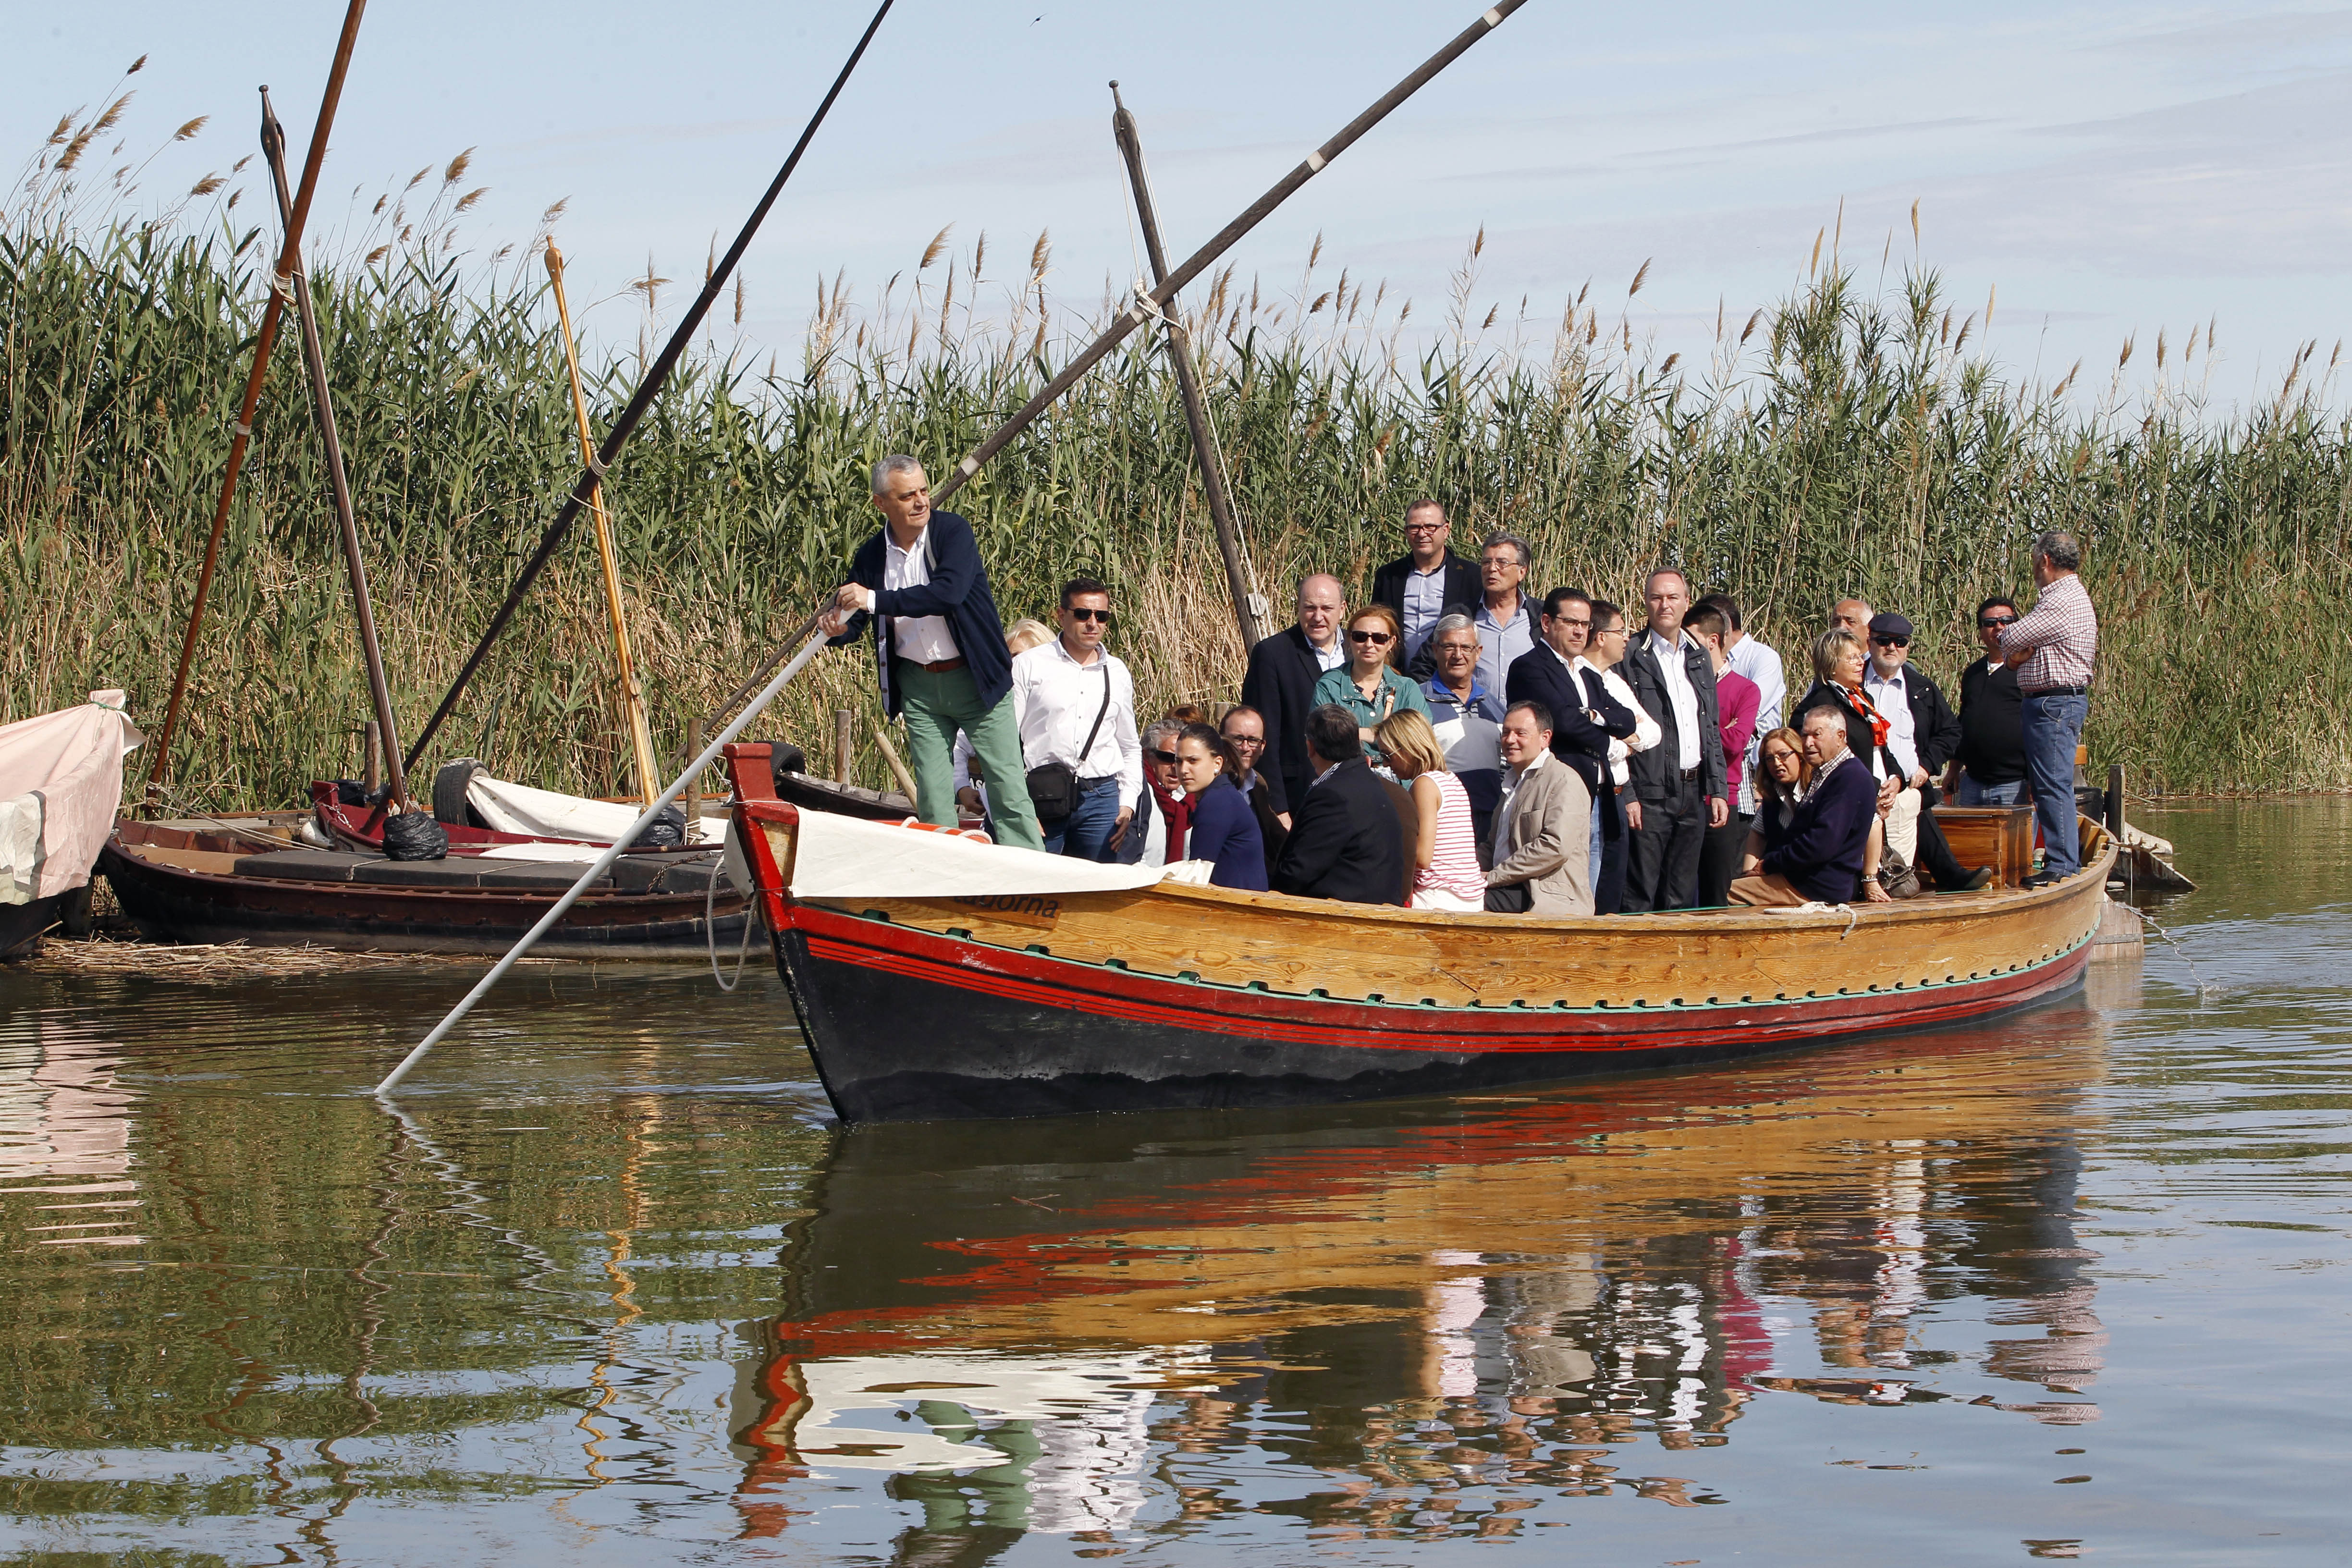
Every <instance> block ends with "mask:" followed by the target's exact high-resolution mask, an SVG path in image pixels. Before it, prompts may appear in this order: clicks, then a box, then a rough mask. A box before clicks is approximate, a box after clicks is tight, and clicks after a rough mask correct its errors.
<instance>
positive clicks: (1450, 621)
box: [1429, 610, 1478, 642]
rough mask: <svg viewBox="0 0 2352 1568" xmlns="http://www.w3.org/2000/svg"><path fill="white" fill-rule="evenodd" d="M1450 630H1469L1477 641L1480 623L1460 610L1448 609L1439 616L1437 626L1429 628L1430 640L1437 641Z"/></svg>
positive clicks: (1472, 638)
mask: <svg viewBox="0 0 2352 1568" xmlns="http://www.w3.org/2000/svg"><path fill="white" fill-rule="evenodd" d="M1448 632H1468V633H1469V634H1470V637H1471V640H1472V641H1474V642H1475V641H1476V640H1477V637H1478V623H1477V622H1476V621H1474V620H1472V619H1471V618H1470V617H1469V616H1465V615H1464V614H1463V613H1462V612H1461V611H1459V610H1448V611H1447V612H1446V613H1445V614H1444V615H1442V616H1438V617H1437V624H1436V625H1435V626H1432V627H1430V628H1429V640H1430V641H1431V642H1435V641H1436V640H1437V639H1438V638H1439V637H1444V635H1445V634H1446V633H1448Z"/></svg>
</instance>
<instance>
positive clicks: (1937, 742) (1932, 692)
mask: <svg viewBox="0 0 2352 1568" xmlns="http://www.w3.org/2000/svg"><path fill="white" fill-rule="evenodd" d="M1911 635H1912V632H1911V623H1910V621H1909V620H1908V619H1907V618H1906V617H1905V616H1898V615H1896V614H1895V612H1894V611H1892V610H1886V611H1883V612H1881V613H1880V614H1878V615H1875V616H1871V617H1870V665H1869V668H1866V669H1864V671H1863V672H1862V689H1863V690H1864V691H1865V692H1867V693H1868V694H1869V696H1870V700H1871V701H1872V702H1874V703H1875V704H1876V705H1877V707H1878V711H1879V712H1880V713H1881V714H1882V715H1884V716H1885V720H1886V749H1887V751H1888V752H1891V753H1892V754H1893V755H1894V758H1895V765H1896V766H1897V767H1899V768H1900V769H1901V770H1902V772H1903V793H1902V794H1901V795H1897V796H1895V806H1894V809H1892V810H1891V811H1889V812H1888V813H1887V815H1886V842H1887V845H1888V847H1891V848H1893V849H1894V851H1895V853H1896V854H1898V855H1900V856H1902V857H1903V858H1904V861H1905V862H1906V864H1908V865H1913V866H1916V865H1918V864H1919V863H1920V852H1919V816H1920V813H1922V812H1923V811H1925V810H1927V808H1928V807H1930V806H1933V805H1935V804H1936V798H1937V797H1936V789H1935V779H1936V775H1937V774H1938V773H1942V772H1943V771H1944V764H1945V763H1948V762H1950V761H1951V759H1952V753H1953V752H1955V751H1957V750H1958V748H1959V744H1960V721H1959V720H1958V717H1956V716H1955V715H1954V714H1953V712H1952V708H1951V704H1950V703H1948V702H1947V701H1945V700H1944V693H1943V692H1942V690H1941V689H1938V688H1937V685H1936V683H1935V682H1934V681H1933V680H1930V679H1927V675H1926V673H1925V672H1924V671H1921V670H1919V669H1916V668H1913V667H1912V665H1911V662H1910V659H1911ZM1938 881H1939V882H1940V881H1941V879H1940V878H1939V879H1938Z"/></svg>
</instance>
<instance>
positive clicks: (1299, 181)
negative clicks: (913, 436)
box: [709, 0, 1527, 727]
mask: <svg viewBox="0 0 2352 1568" xmlns="http://www.w3.org/2000/svg"><path fill="white" fill-rule="evenodd" d="M1526 3H1527V0H1496V4H1495V5H1493V6H1492V7H1490V8H1489V9H1487V10H1486V11H1485V12H1484V13H1482V14H1481V15H1480V16H1479V17H1478V19H1477V20H1476V21H1475V22H1473V23H1471V24H1470V25H1469V26H1467V27H1465V28H1463V29H1462V31H1460V32H1459V33H1456V34H1455V35H1454V37H1453V38H1452V39H1451V40H1450V41H1449V42H1448V43H1447V44H1446V46H1445V47H1444V48H1442V49H1440V50H1438V51H1437V52H1436V53H1435V54H1433V55H1432V56H1430V57H1429V58H1427V59H1426V60H1423V62H1422V63H1421V64H1420V65H1419V66H1418V67H1417V68H1414V70H1413V72H1412V75H1410V76H1408V77H1406V78H1405V79H1403V80H1402V81H1401V82H1399V83H1397V84H1396V86H1394V87H1392V88H1391V89H1389V90H1388V91H1387V92H1385V93H1383V94H1382V95H1381V99H1380V100H1379V101H1378V102H1376V103H1374V104H1373V105H1372V106H1371V107H1370V109H1367V110H1364V111H1363V112H1362V113H1361V114H1359V115H1358V116H1356V118H1355V119H1353V120H1350V121H1348V123H1347V124H1346V125H1344V126H1342V127H1340V129H1339V134H1338V135H1336V136H1334V137H1332V138H1331V140H1329V141H1328V142H1324V143H1323V145H1321V146H1320V147H1318V148H1316V149H1315V151H1313V152H1312V153H1307V156H1306V157H1305V158H1304V159H1302V160H1301V161H1300V162H1299V163H1298V164H1297V167H1295V168H1293V169H1292V170H1291V171H1290V173H1288V174H1285V175H1284V176H1283V177H1282V178H1281V179H1279V180H1276V182H1275V183H1274V184H1273V186H1272V187H1271V188H1270V189H1268V190H1267V191H1266V193H1265V195H1262V196H1260V197H1258V199H1257V200H1255V201H1254V202H1252V203H1251V204H1250V205H1249V206H1248V208H1247V209H1246V210H1244V212H1243V213H1242V215H1241V216H1239V217H1237V218H1235V219H1234V221H1233V222H1231V223H1229V224H1227V225H1225V226H1224V227H1223V228H1221V229H1219V230H1218V231H1217V232H1216V234H1215V235H1214V236H1213V237H1211V239H1210V240H1209V242H1208V243H1207V244H1206V245H1204V246H1202V247H1201V248H1200V249H1198V250H1196V251H1194V252H1193V253H1192V255H1191V256H1189V257H1187V258H1184V260H1183V261H1182V263H1181V264H1180V265H1179V266H1178V267H1177V268H1176V270H1175V271H1173V272H1171V273H1170V274H1169V275H1168V276H1166V277H1165V278H1162V279H1160V282H1159V283H1158V285H1157V286H1155V287H1154V288H1153V289H1152V290H1151V292H1150V293H1149V294H1147V295H1145V296H1144V297H1143V298H1142V299H1140V300H1137V301H1136V302H1135V303H1134V304H1132V305H1129V307H1128V308H1127V309H1126V310H1122V311H1120V312H1119V313H1118V318H1117V319H1116V320H1115V321H1112V322H1111V324H1110V325H1109V327H1108V328H1107V329H1105V330H1104V331H1103V334H1102V336H1100V337H1098V338H1097V339H1096V340H1095V341H1094V342H1091V343H1088V344H1087V346H1086V347H1085V348H1084V349H1082V350H1080V351H1079V352H1078V354H1077V357H1076V358H1075V359H1073V360H1071V361H1070V363H1067V364H1066V365H1064V366H1063V367H1062V368H1061V370H1060V372H1059V373H1058V374H1055V377H1054V378H1053V379H1052V380H1051V381H1048V382H1047V383H1046V384H1045V385H1044V386H1042V387H1040V388H1039V389H1038V391H1037V395H1035V396H1034V397H1032V398H1030V400H1029V401H1028V402H1026V403H1024V404H1023V405H1021V407H1020V409H1019V411H1018V412H1016V413H1015V414H1014V415H1013V416H1012V417H1011V418H1009V419H1007V420H1006V421H1005V422H1004V423H1003V424H1002V425H1000V426H997V427H996V430H995V432H994V433H993V434H992V435H991V436H990V437H988V439H987V440H985V441H982V443H981V444H980V445H979V446H977V447H973V448H972V449H971V451H970V452H969V453H967V454H965V456H964V459H963V461H961V462H960V463H958V464H957V465H956V466H955V471H954V472H953V473H951V474H950V475H948V477H947V478H946V479H945V480H943V481H942V482H941V483H940V484H939V485H938V486H936V487H935V488H934V489H932V491H931V504H932V505H933V506H943V505H945V504H946V502H947V500H948V498H949V497H950V496H952V495H954V494H955V493H956V491H958V490H960V489H963V487H964V481H965V480H967V479H971V477H972V476H973V475H974V474H976V473H978V472H980V470H981V468H982V467H983V466H984V465H985V464H986V463H987V462H988V460H989V459H990V458H993V457H995V456H996V454H997V453H999V452H1002V451H1003V450H1004V448H1005V447H1008V446H1011V445H1012V444H1013V437H1016V436H1018V435H1020V434H1021V432H1022V431H1024V430H1026V429H1027V428H1029V426H1030V425H1031V424H1032V423H1033V422H1034V420H1035V419H1036V417H1037V416H1039V415H1040V414H1043V413H1045V410H1046V409H1048V408H1051V407H1052V406H1053V405H1055V403H1057V402H1059V401H1060V400H1061V397H1062V395H1063V394H1064V393H1066V392H1067V391H1069V390H1070V388H1072V387H1073V386H1076V384H1078V383H1079V382H1080V381H1081V380H1083V379H1084V378H1085V376H1086V374H1087V372H1088V371H1090V370H1092V369H1094V367H1095V366H1096V365H1097V364H1098V363H1101V361H1102V358H1103V356H1104V355H1105V354H1108V353H1110V351H1111V350H1113V349H1115V348H1117V347H1118V345H1119V343H1120V342H1122V341H1124V340H1125V338H1126V337H1127V335H1128V333H1129V332H1131V331H1135V329H1136V328H1138V327H1139V326H1141V325H1142V324H1143V323H1144V322H1146V321H1150V320H1151V319H1152V317H1154V316H1156V315H1158V314H1160V311H1161V310H1163V309H1165V308H1166V306H1167V303H1168V301H1169V300H1172V299H1174V298H1175V297H1176V293H1177V290H1179V289H1181V288H1183V287H1184V285H1185V284H1187V283H1190V282H1191V281H1192V279H1195V278H1198V277H1199V276H1200V275H1201V274H1202V273H1203V272H1205V271H1207V270H1208V269H1209V268H1211V267H1213V266H1214V265H1215V264H1216V261H1217V258H1219V257H1221V256H1223V255H1224V253H1225V252H1226V251H1228V250H1231V249H1232V248H1233V247H1234V246H1235V245H1236V244H1238V243H1239V242H1240V240H1241V238H1242V237H1243V236H1244V235H1245V234H1247V233H1249V231H1250V230H1252V229H1254V228H1255V227H1256V226H1258V225H1259V224H1260V223H1262V222H1264V221H1265V216H1266V215H1267V214H1268V213H1270V212H1272V211H1274V209H1275V208H1276V207H1278V206H1280V205H1282V204H1283V203H1284V202H1286V201H1288V200H1289V199H1290V197H1291V196H1292V195H1295V194H1296V193H1297V190H1298V187H1299V186H1301V185H1303V184H1306V183H1307V181H1309V180H1311V179H1313V178H1314V177H1315V176H1316V175H1318V174H1321V173H1322V172H1323V171H1324V170H1325V169H1326V168H1327V167H1328V166H1329V165H1330V163H1331V160H1332V159H1334V158H1337V157H1338V156H1339V154H1340V153H1344V152H1346V151H1347V150H1348V149H1349V148H1350V147H1352V146H1354V145H1355V144H1356V142H1357V141H1358V140H1359V139H1360V138H1361V137H1362V136H1363V134H1364V132H1367V131H1370V129H1371V128H1372V127H1373V126H1375V125H1378V124H1379V123H1380V122H1381V121H1383V120H1385V119H1387V118H1388V116H1389V114H1390V112H1391V110H1394V109H1395V108H1396V106H1397V105H1398V104H1401V103H1402V102H1403V101H1404V100H1406V99H1408V98H1411V97H1412V95H1413V94H1414V93H1416V92H1419V91H1420V90H1421V89H1423V88H1424V87H1426V86H1428V85H1429V82H1430V79H1432V78H1433V77H1434V76H1436V75H1437V73H1438V72H1439V71H1442V70H1444V68H1446V67H1447V66H1450V65H1452V64H1453V63H1454V61H1455V60H1456V59H1458V58H1461V57H1462V55H1463V53H1464V52H1465V51H1466V50H1467V49H1468V48H1469V47H1470V46H1471V45H1473V44H1475V43H1476V42H1477V41H1478V40H1479V39H1481V38H1483V37H1486V35H1487V34H1488V33H1491V32H1493V31H1494V30H1495V29H1496V27H1499V26H1502V25H1503V19H1504V18H1505V17H1507V16H1509V15H1510V14H1511V13H1512V12H1514V11H1516V10H1517V9H1518V8H1519V7H1520V6H1521V5H1525V4H1526ZM816 619H817V618H816V617H815V616H811V617H810V618H809V619H808V620H806V621H804V622H803V623H802V624H801V626H800V628H799V629H798V630H797V631H795V632H794V633H793V635H792V636H791V637H788V638H786V639H785V640H784V642H783V643H782V645H781V646H779V647H777V648H776V649H775V651H774V652H772V653H771V654H770V655H769V656H768V657H767V658H766V659H765V660H763V661H762V662H761V666H760V672H759V673H758V674H757V675H754V676H753V677H751V679H749V680H747V681H745V682H744V683H743V684H742V685H740V686H739V687H737V688H736V689H735V690H734V691H733V692H732V693H731V694H730V696H729V697H728V699H727V700H726V701H724V702H722V703H720V704H719V709H718V710H717V712H716V713H715V714H714V715H713V717H712V719H711V720H710V721H709V724H710V725H711V726H713V727H715V725H716V721H718V720H719V719H722V718H724V717H725V716H726V715H727V714H729V713H730V712H731V711H733V710H734V709H735V707H736V705H737V704H739V703H740V702H741V701H742V700H744V699H745V698H746V697H749V696H750V695H751V693H752V692H754V691H757V690H758V689H760V687H761V683H762V682H763V681H764V680H765V679H767V675H768V672H769V671H770V670H772V669H773V668H776V666H777V665H778V664H779V663H780V662H782V659H783V658H784V657H785V656H786V655H787V654H789V653H791V652H792V650H793V648H795V647H799V646H800V643H801V640H802V639H803V637H807V636H808V635H809V633H810V632H812V631H814V629H815V627H816Z"/></svg>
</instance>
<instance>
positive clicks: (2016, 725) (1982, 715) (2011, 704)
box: [1946, 594, 2025, 805]
mask: <svg viewBox="0 0 2352 1568" xmlns="http://www.w3.org/2000/svg"><path fill="white" fill-rule="evenodd" d="M2016 624H2017V603H2016V601H2015V600H2012V599H2009V598H2005V597H2003V596H2002V595H1999V594H1996V595H1993V596H1992V597H1991V598H1990V599H1987V600H1986V601H1985V602H1984V603H1983V604H1981V605H1978V606H1977V643H1978V645H1979V647H1982V648H1983V649H1984V657H1983V658H1980V659H1979V660H1977V661H1976V662H1975V663H1974V664H1972V665H1970V666H1969V668H1967V669H1965V670H1963V671H1962V672H1961V673H1960V748H1959V750H1958V751H1957V752H1953V753H1952V766H1951V768H1950V769H1949V770H1948V773H1947V775H1946V776H1947V778H1948V781H1949V782H1948V787H1949V788H1950V790H1951V792H1952V798H1953V800H1954V802H1955V803H1956V804H1958V805H2017V804H2018V803H2019V802H2021V801H2022V800H2023V799H2024V798H2025V693H2024V692H2022V691H2021V690H2019V689H2018V687H2017V670H2016V668H2014V667H2013V666H2011V665H2009V664H2006V663H2004V662H2003V661H2002V659H2001V657H2000V634H2001V633H2002V632H2004V631H2006V630H2008V629H2009V628H2010V627H2011V626H2015V625H2016Z"/></svg>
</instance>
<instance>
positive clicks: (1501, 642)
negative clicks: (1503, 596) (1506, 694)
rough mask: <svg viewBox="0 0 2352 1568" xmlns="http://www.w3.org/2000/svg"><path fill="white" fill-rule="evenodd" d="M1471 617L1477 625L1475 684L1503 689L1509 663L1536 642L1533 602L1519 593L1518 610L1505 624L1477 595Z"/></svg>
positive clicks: (1505, 686) (1513, 661)
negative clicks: (1475, 608) (1473, 612)
mask: <svg viewBox="0 0 2352 1568" xmlns="http://www.w3.org/2000/svg"><path fill="white" fill-rule="evenodd" d="M1471 620H1472V621H1473V622H1474V623H1475V625H1476V626H1477V628H1478V684H1479V685H1481V686H1483V687H1485V688H1486V689H1487V690H1489V691H1502V690H1506V689H1508V685H1509V681H1508V677H1509V675H1510V673H1511V666H1512V665H1513V664H1515V663H1516V662H1517V660H1518V658H1519V656H1520V655H1521V654H1523V653H1527V652H1528V651H1530V650H1531V649H1533V648H1534V647H1535V646H1536V617H1535V614H1534V605H1533V604H1532V603H1531V602H1530V601H1529V600H1528V596H1527V595H1525V594H1522V595H1519V609H1518V614H1517V615H1516V616H1512V617H1511V619H1510V621H1509V622H1508V623H1505V622H1502V621H1497V620H1496V618H1495V612H1494V610H1493V609H1492V608H1491V607H1490V606H1489V605H1487V603H1486V596H1485V595H1480V596H1479V599H1478V608H1477V611H1476V613H1475V614H1474V615H1473V616H1471Z"/></svg>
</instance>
